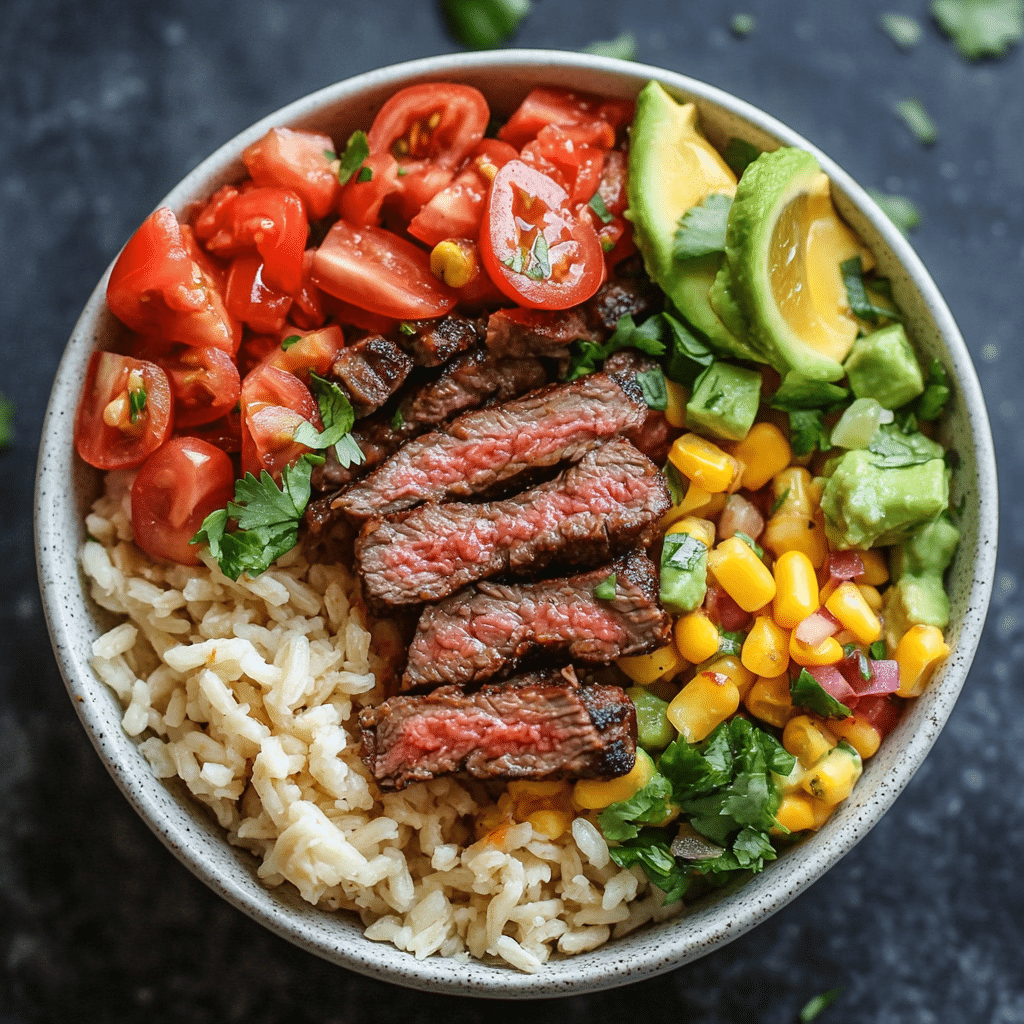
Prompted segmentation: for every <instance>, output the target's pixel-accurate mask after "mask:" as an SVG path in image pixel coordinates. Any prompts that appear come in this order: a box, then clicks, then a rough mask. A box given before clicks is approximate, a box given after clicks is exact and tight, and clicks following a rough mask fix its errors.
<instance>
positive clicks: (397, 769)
mask: <svg viewBox="0 0 1024 1024" xmlns="http://www.w3.org/2000/svg"><path fill="white" fill-rule="evenodd" d="M359 725H360V728H361V730H362V737H363V759H364V760H365V762H366V764H367V765H368V766H369V768H370V771H371V772H372V773H373V777H374V778H375V779H376V780H377V782H378V784H379V785H380V786H381V788H382V789H404V788H405V787H406V786H407V785H408V784H409V783H410V782H423V781H426V780H428V779H432V778H434V777H435V776H437V775H443V774H446V773H448V772H457V771H464V772H468V773H469V774H470V775H473V776H475V777H476V778H482V779H611V778H617V777H618V776H620V775H625V774H627V773H628V772H629V771H630V770H631V769H632V767H633V764H634V763H635V760H636V711H635V709H634V707H633V703H632V702H631V701H630V699H629V698H628V697H627V696H626V694H625V693H624V692H623V691H622V690H621V689H620V688H619V687H617V686H573V685H572V684H571V683H569V682H567V681H566V680H565V679H562V678H561V677H560V675H559V674H558V673H557V672H552V673H551V676H550V678H549V680H548V681H547V682H541V681H535V680H531V681H528V682H526V681H524V682H523V684H521V685H516V683H515V681H510V682H509V683H504V684H499V685H490V686H485V687H483V688H482V689H481V690H478V691H477V692H475V693H466V692H465V691H464V690H463V689H462V688H461V687H458V686H442V687H440V688H438V689H436V690H434V691H433V692H431V693H429V694H426V695H424V696H411V695H399V696H397V697H391V698H390V699H389V700H386V701H385V702H384V703H383V704H380V705H378V706H377V707H375V708H366V709H365V710H364V711H362V712H361V713H360V715H359Z"/></svg>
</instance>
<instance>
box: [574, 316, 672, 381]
mask: <svg viewBox="0 0 1024 1024" xmlns="http://www.w3.org/2000/svg"><path fill="white" fill-rule="evenodd" d="M664 333H665V326H664V324H663V323H662V321H661V317H660V316H652V317H649V318H648V319H647V320H645V321H644V322H643V323H642V324H641V325H640V326H639V327H637V325H636V324H635V323H634V321H633V317H632V316H630V315H629V314H628V313H627V314H626V315H625V316H621V317H619V321H618V323H617V324H616V325H615V331H614V332H613V333H612V336H611V337H610V338H609V339H608V340H607V341H606V342H604V344H598V343H597V342H596V341H577V342H574V343H573V344H574V345H575V351H574V352H573V356H572V359H571V361H570V364H569V372H568V374H567V375H566V380H576V378H577V377H583V376H584V375H586V374H588V373H593V372H594V371H595V370H596V369H597V368H598V365H599V364H601V363H603V362H604V361H605V360H606V359H607V358H608V357H609V356H610V355H611V354H612V353H613V352H618V351H619V349H623V348H635V349H639V350H640V351H641V352H645V353H646V354H647V355H649V356H660V355H661V354H662V353H663V352H664V351H665V342H664V341H663V340H662V336H663V335H664Z"/></svg>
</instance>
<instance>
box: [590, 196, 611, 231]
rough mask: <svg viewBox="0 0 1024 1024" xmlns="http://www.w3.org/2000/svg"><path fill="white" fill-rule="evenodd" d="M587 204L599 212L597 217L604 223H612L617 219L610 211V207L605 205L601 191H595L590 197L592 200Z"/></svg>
mask: <svg viewBox="0 0 1024 1024" xmlns="http://www.w3.org/2000/svg"><path fill="white" fill-rule="evenodd" d="M587 206H589V207H590V208H591V209H592V210H593V211H594V213H596V214H597V217H598V219H599V220H600V221H601V223H602V224H610V223H611V222H612V221H613V220H615V218H614V217H613V216H612V215H611V214H610V213H609V212H608V207H607V206H605V205H604V200H603V199H602V198H601V193H600V192H595V193H594V194H593V195H592V196H591V197H590V202H589V203H587Z"/></svg>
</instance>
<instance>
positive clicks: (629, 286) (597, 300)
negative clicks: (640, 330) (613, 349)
mask: <svg viewBox="0 0 1024 1024" xmlns="http://www.w3.org/2000/svg"><path fill="white" fill-rule="evenodd" d="M663 305H664V301H663V296H662V292H661V289H659V288H658V287H657V286H656V285H654V284H652V283H651V279H650V278H649V277H648V276H647V273H646V271H645V270H644V265H643V260H642V259H639V258H630V259H627V260H623V262H621V263H619V264H618V265H617V266H616V268H615V275H614V277H612V278H610V279H609V280H607V281H605V283H604V284H603V285H601V287H600V288H598V290H597V292H596V294H595V295H594V296H593V298H590V299H588V300H587V301H586V302H585V303H584V304H583V306H582V307H580V308H581V309H582V310H583V312H584V313H585V315H586V319H587V324H588V325H589V327H590V329H591V330H592V331H600V330H602V329H603V330H604V331H606V332H608V333H610V332H612V331H614V330H615V328H616V326H617V325H618V322H619V318H620V317H624V316H627V315H629V316H631V317H633V319H634V320H636V321H637V322H640V321H643V320H646V319H647V317H649V316H651V315H653V314H654V313H658V312H660V311H661V308H662V306H663Z"/></svg>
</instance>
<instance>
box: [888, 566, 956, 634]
mask: <svg viewBox="0 0 1024 1024" xmlns="http://www.w3.org/2000/svg"><path fill="white" fill-rule="evenodd" d="M882 613H883V617H884V620H885V643H886V646H887V647H888V649H889V652H890V654H891V653H892V652H893V651H895V650H896V645H897V644H898V643H899V642H900V637H902V636H903V634H904V633H906V631H907V630H908V629H910V627H911V626H919V625H923V626H938V627H939V629H944V628H945V627H946V626H948V625H949V597H948V596H947V595H946V591H945V588H944V587H943V585H942V577H941V576H940V575H939V574H938V573H931V572H929V573H925V574H924V575H922V576H904V577H903V578H902V579H899V580H897V581H896V582H895V583H894V584H892V586H890V587H889V589H888V590H886V592H885V597H884V603H883V605H882Z"/></svg>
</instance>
